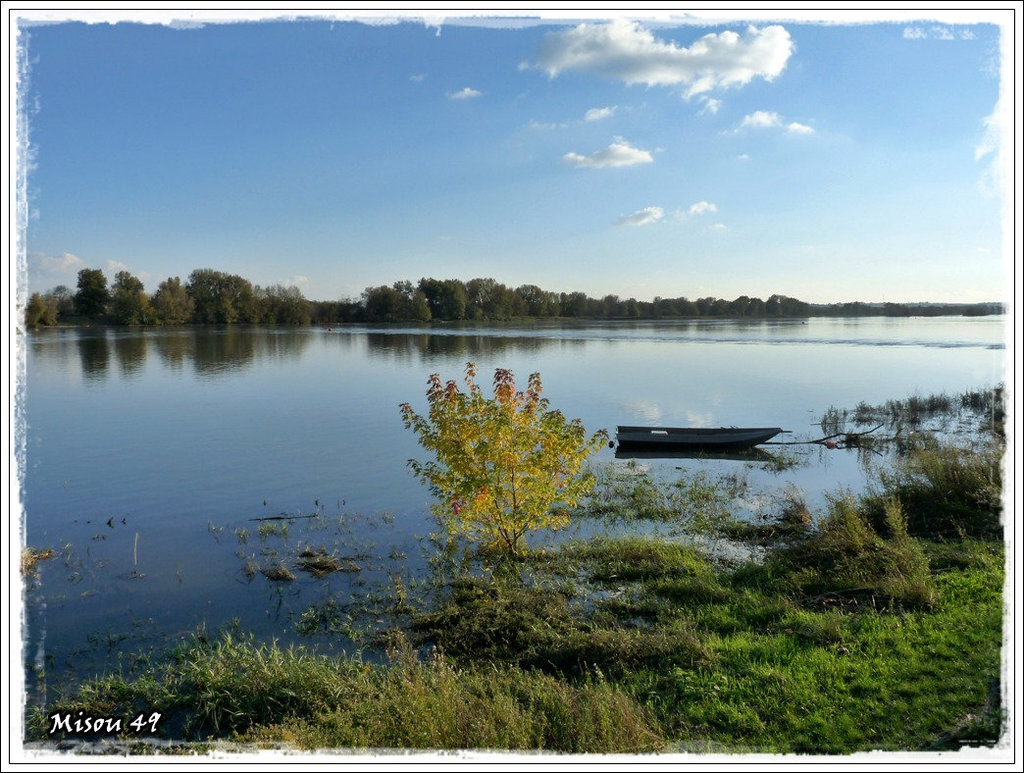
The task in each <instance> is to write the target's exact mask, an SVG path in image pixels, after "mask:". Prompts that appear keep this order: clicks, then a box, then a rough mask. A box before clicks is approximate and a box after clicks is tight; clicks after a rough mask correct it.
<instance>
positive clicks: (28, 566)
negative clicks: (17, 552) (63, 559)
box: [21, 547, 57, 578]
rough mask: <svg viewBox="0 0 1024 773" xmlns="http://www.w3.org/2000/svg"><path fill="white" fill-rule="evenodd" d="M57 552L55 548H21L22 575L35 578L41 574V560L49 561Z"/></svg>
mask: <svg viewBox="0 0 1024 773" xmlns="http://www.w3.org/2000/svg"><path fill="white" fill-rule="evenodd" d="M56 555H57V553H56V552H55V551H54V550H53V548H45V549H42V550H41V549H39V548H33V547H25V548H22V550H21V576H22V577H26V578H33V577H38V576H39V562H40V561H47V560H49V559H51V558H53V557H54V556H56Z"/></svg>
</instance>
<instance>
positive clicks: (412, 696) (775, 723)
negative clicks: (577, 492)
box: [28, 444, 1005, 754]
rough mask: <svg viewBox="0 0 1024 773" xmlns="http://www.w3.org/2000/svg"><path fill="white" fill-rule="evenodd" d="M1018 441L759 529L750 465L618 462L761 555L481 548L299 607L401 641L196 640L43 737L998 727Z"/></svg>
mask: <svg viewBox="0 0 1024 773" xmlns="http://www.w3.org/2000/svg"><path fill="white" fill-rule="evenodd" d="M999 458H1000V456H999V449H998V446H992V447H991V448H989V447H981V446H979V447H978V448H976V449H967V448H959V447H958V448H951V447H948V446H940V445H932V444H927V445H919V446H917V447H914V448H911V449H910V450H909V451H908V453H907V455H906V456H905V457H903V458H902V459H901V460H900V461H899V462H898V463H897V464H896V465H895V466H894V467H893V468H892V469H889V470H887V471H885V472H884V474H882V475H880V476H879V480H878V483H877V485H876V487H875V490H873V491H872V492H871V493H870V494H868V495H866V496H865V497H862V498H859V499H857V498H853V497H850V496H837V497H835V498H834V499H832V500H831V501H830V502H829V504H828V507H827V509H826V512H824V513H821V514H818V513H812V512H810V511H809V509H808V507H807V505H806V503H805V502H804V500H803V498H802V497H801V496H800V494H799V492H797V491H795V490H791V491H788V492H786V494H785V496H783V497H782V499H780V500H779V501H778V503H777V505H776V512H775V516H776V517H775V520H774V522H770V523H765V524H759V525H755V526H754V527H752V528H740V527H739V526H738V525H737V523H736V522H735V521H734V520H733V518H732V516H731V512H730V502H731V498H732V496H733V495H734V494H735V493H736V492H738V491H739V490H741V487H742V485H743V484H742V482H741V481H738V480H731V481H726V480H717V481H716V480H711V479H709V478H708V477H706V476H702V475H699V474H698V475H686V476H683V477H682V478H681V479H680V480H675V481H658V480H655V479H654V478H652V477H650V476H648V475H646V474H645V473H643V471H642V470H639V469H637V468H630V467H625V469H623V470H621V471H620V472H619V473H618V474H617V475H615V476H609V477H607V478H605V479H603V480H602V481H601V483H600V484H599V486H601V487H603V489H602V491H603V493H601V494H600V495H599V496H597V497H595V499H594V500H593V501H592V502H591V503H590V504H589V505H588V512H589V513H590V514H591V515H593V516H594V517H595V518H609V519H625V521H626V522H629V521H631V520H632V521H642V520H649V521H656V522H662V523H663V522H666V521H669V522H671V523H673V524H680V525H683V526H684V527H686V528H685V529H684V532H687V533H689V534H690V535H693V534H696V535H699V536H702V537H707V536H708V535H717V537H718V538H721V539H733V540H736V539H749V540H751V541H756V542H757V543H758V544H759V545H760V546H761V551H762V552H761V553H758V554H757V555H758V558H757V559H756V560H755V559H753V558H750V559H745V560H732V561H731V562H725V561H724V560H723V559H722V558H721V557H720V556H719V555H718V554H716V553H714V552H711V551H710V550H708V549H707V548H706V547H705V548H702V547H699V546H700V545H705V546H706V545H707V544H708V540H706V539H704V540H702V541H699V542H692V541H687V538H686V537H685V536H684V537H679V536H677V537H676V538H673V539H668V538H664V537H656V536H646V537H644V536H636V535H633V536H624V537H615V538H613V537H595V538H590V539H586V540H570V541H566V542H564V543H561V544H560V545H559V546H558V547H549V548H548V549H545V550H535V551H533V552H531V553H529V554H527V555H526V556H525V557H524V558H518V559H510V560H508V561H507V562H500V563H498V564H495V563H494V558H493V556H489V557H487V558H486V561H487V562H488V563H487V564H486V566H485V565H484V564H483V563H481V562H482V561H483V560H484V559H481V558H480V557H479V556H475V557H474V555H473V554H469V555H468V556H463V560H464V561H465V563H466V566H467V567H468V569H467V570H466V571H464V572H462V573H460V574H456V575H455V576H454V577H446V579H445V580H444V581H443V582H440V583H439V584H438V585H433V586H431V585H429V584H427V583H424V585H423V588H424V590H423V592H422V594H417V593H414V592H413V590H412V589H411V588H410V587H407V585H406V584H405V583H404V582H403V581H402V580H401V577H400V576H396V577H395V578H392V580H393V583H394V588H393V589H391V590H389V591H388V593H387V594H385V595H386V596H387V598H385V599H377V600H376V601H374V602H373V603H374V604H376V605H378V606H379V605H380V604H385V605H386V606H387V607H388V610H389V611H388V614H387V615H383V614H381V615H378V613H377V612H374V613H373V614H371V615H369V616H368V617H369V618H370V619H374V618H377V617H378V616H379V618H380V619H382V620H383V619H386V620H387V622H386V623H384V624H383V625H384V628H378V629H377V630H370V631H361V630H357V628H358V626H357V625H356V622H354V621H356V620H359V621H362V620H365V619H366V618H367V616H366V615H361V614H360V611H359V609H357V608H356V606H354V605H353V603H351V602H350V603H347V604H344V605H343V604H340V603H338V602H337V601H335V600H334V599H333V598H332V599H328V600H326V601H325V602H323V603H321V604H317V605H311V606H310V607H309V608H308V609H307V611H306V612H305V613H303V614H302V615H301V616H300V617H299V619H298V620H297V621H296V627H297V629H298V630H300V632H305V633H310V634H312V633H318V634H319V635H323V636H330V635H337V636H344V637H347V638H348V640H350V641H355V642H387V655H386V657H385V656H383V655H382V654H381V653H379V652H378V651H376V650H374V649H372V648H369V649H366V650H365V651H364V654H362V655H360V654H358V653H357V654H356V655H350V656H327V655H324V654H318V653H316V652H315V651H313V650H309V649H301V648H283V647H280V646H277V645H275V644H273V643H260V642H257V641H255V640H253V639H250V638H246V637H239V636H237V635H228V634H225V635H222V636H221V637H219V638H214V640H213V641H212V642H207V641H206V640H205V639H197V640H196V641H194V642H192V643H190V644H189V645H188V646H186V647H182V648H181V649H180V650H178V651H177V652H175V653H174V655H173V657H170V658H168V659H167V660H166V661H165V662H163V663H162V664H160V666H159V667H158V668H154V669H150V670H148V671H144V672H137V673H130V674H126V675H123V676H122V675H107V676H104V677H99V678H97V679H94V680H91V681H89V682H86V683H85V684H84V685H82V686H81V687H80V688H79V689H78V690H77V691H74V692H73V693H71V694H69V695H68V696H65V697H63V698H59V699H57V700H55V701H52V702H51V703H50V704H49V705H48V706H47V707H46V708H45V709H38V710H34V711H32V712H30V716H29V722H28V735H29V737H32V738H38V739H47V738H48V736H47V735H46V733H45V728H46V717H47V716H48V715H49V714H51V713H53V712H54V711H72V712H74V711H79V710H81V711H85V712H93V713H102V714H103V715H104V716H115V715H124V716H128V715H130V714H131V712H135V711H138V710H139V709H140V707H146V708H148V709H152V708H154V707H159V710H161V711H165V712H166V713H167V714H168V717H169V720H168V723H167V725H166V728H165V732H166V733H167V734H168V735H171V736H172V737H174V738H175V739H178V740H181V739H183V740H186V741H189V742H192V743H202V742H205V741H207V740H208V739H210V738H222V739H230V740H235V741H242V742H246V743H256V744H260V745H286V746H288V747H297V748H302V749H324V748H349V749H492V750H495V749H496V750H546V751H558V752H629V753H635V752H656V751H690V752H709V751H718V752H731V753H742V752H772V753H815V754H848V753H851V752H856V751H866V750H898V751H908V750H925V749H952V748H957V747H958V746H959V745H960V744H963V743H982V744H988V745H992V744H994V743H995V742H996V741H997V740H998V739H999V736H1000V733H1001V732H1002V730H1003V728H1004V727H1005V715H1004V714H1003V712H1002V707H1001V706H1000V705H999V701H998V696H999V694H1000V679H1001V671H1000V664H1001V645H1002V633H1003V598H1002V593H1003V584H1004V565H1005V556H1004V551H1003V544H1002V540H1001V538H1000V535H999V533H998V532H997V531H996V529H995V528H994V525H995V524H996V523H998V519H997V518H998V515H997V506H996V503H997V501H998V500H997V498H996V497H994V494H993V492H997V491H1000V490H1001V479H1000V468H999V464H998V460H999ZM677 533H678V532H677ZM261 536H262V535H261ZM303 562H308V563H306V564H304V563H303ZM335 562H338V563H339V564H340V562H339V560H338V559H337V558H336V557H335V556H334V555H333V554H330V553H328V552H327V550H326V549H325V548H321V549H312V548H306V549H304V550H302V551H301V552H299V554H298V557H297V565H298V566H299V567H300V568H304V569H305V570H306V571H309V572H310V573H312V574H316V573H317V572H319V571H323V572H326V573H331V572H334V571H338V570H339V569H338V568H337V567H336V565H335ZM281 566H282V568H285V569H287V567H284V565H283V564H282V565H281ZM289 571H290V570H289ZM367 603H370V602H367ZM360 624H361V623H360ZM375 652H376V653H377V654H375ZM49 740H51V741H52V740H53V739H49Z"/></svg>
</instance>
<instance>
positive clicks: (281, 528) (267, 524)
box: [259, 520, 288, 540]
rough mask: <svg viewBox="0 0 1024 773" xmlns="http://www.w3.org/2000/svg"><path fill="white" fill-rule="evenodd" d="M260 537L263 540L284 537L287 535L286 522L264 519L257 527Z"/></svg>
mask: <svg viewBox="0 0 1024 773" xmlns="http://www.w3.org/2000/svg"><path fill="white" fill-rule="evenodd" d="M259 535H260V539H262V540H265V539H268V538H270V537H274V536H277V537H280V538H281V539H286V538H287V537H288V522H287V521H284V520H281V521H264V522H263V523H261V524H260V527H259Z"/></svg>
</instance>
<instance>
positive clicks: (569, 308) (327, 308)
mask: <svg viewBox="0 0 1024 773" xmlns="http://www.w3.org/2000/svg"><path fill="white" fill-rule="evenodd" d="M1004 312H1005V308H1004V306H1003V304H1001V303H973V304H927V303H924V304H898V303H863V302H854V303H835V304H810V303H807V302H805V301H801V300H798V299H796V298H790V297H788V296H785V295H772V296H770V297H769V298H768V299H767V300H762V299H761V298H756V297H750V296H746V295H741V296H739V297H738V298H736V299H735V300H731V301H728V300H725V299H723V298H714V297H706V298H697V299H696V300H690V299H688V298H685V297H680V298H660V297H658V298H655V299H654V300H652V301H638V300H636V299H635V298H626V299H623V298H620V297H619V296H618V295H605V296H604V297H602V298H591V297H589V296H588V295H586V294H585V293H582V292H571V293H564V292H562V293H558V292H552V291H549V290H543V289H541V288H540V287H538V286H536V285H530V284H524V285H520V286H519V287H516V288H510V287H508V286H506V285H504V284H502V283H501V282H498V281H496V280H494V279H489V278H477V279H470V280H469V281H466V282H464V281H462V280H459V279H426V278H424V279H420V281H419V282H418V283H417V284H415V285H414V284H413V283H412V282H409V281H401V282H395V283H394V284H393V285H390V286H388V285H380V286H378V287H367V288H366V290H364V291H363V293H362V296H361V297H360V298H359V299H357V300H354V299H343V300H338V301H310V300H308V299H306V298H305V297H304V296H303V294H302V291H301V290H300V289H299V288H298V287H295V286H289V287H284V286H282V285H273V286H270V287H261V286H259V285H253V284H252V283H251V282H250V281H249V280H247V279H245V278H244V277H241V276H238V275H236V274H228V273H225V272H222V271H215V270H213V269H207V268H204V269H197V270H195V271H193V272H192V273H191V274H190V275H189V277H188V279H187V280H186V281H185V282H184V283H182V281H181V279H180V278H179V277H171V278H169V279H165V280H164V281H163V282H161V283H160V285H159V286H158V287H157V289H156V291H155V292H154V293H153V294H149V293H147V292H146V290H145V287H144V286H143V283H142V281H141V280H140V279H139V278H138V277H136V276H133V275H132V274H131V273H129V272H128V271H119V272H117V274H116V275H115V276H114V281H113V284H111V285H109V286H108V283H107V277H106V276H105V275H104V273H103V271H102V270H101V269H82V270H81V271H79V272H78V284H77V287H76V290H75V291H74V292H73V291H72V290H71V289H70V288H68V287H66V286H64V285H59V286H57V287H55V288H53V289H52V290H50V291H49V292H46V293H38V292H37V293H33V294H32V296H31V297H30V298H29V300H28V303H27V304H26V306H25V324H26V325H27V326H28V327H37V326H52V325H57V324H61V323H81V322H86V323H96V324H117V325H185V324H235V323H247V324H269V325H273V324H283V325H310V324H336V323H345V322H366V323H378V322H414V323H426V322H431V321H445V322H456V321H461V320H475V321H491V320H496V321H504V320H513V319H522V318H580V319H618V320H622V319H665V318H680V317H681V318H688V317H697V318H699V317H721V318H754V319H757V318H784V317H789V318H792V317H797V318H799V317H812V316H836V317H863V316H890V317H892V316H938V315H949V314H959V315H969V316H981V315H986V314H1002V313H1004Z"/></svg>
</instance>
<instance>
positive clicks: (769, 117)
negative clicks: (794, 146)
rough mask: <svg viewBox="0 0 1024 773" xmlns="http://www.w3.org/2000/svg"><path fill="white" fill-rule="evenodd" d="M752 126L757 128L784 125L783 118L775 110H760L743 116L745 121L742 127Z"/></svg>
mask: <svg viewBox="0 0 1024 773" xmlns="http://www.w3.org/2000/svg"><path fill="white" fill-rule="evenodd" d="M751 126H752V127H754V128H757V129H764V128H770V127H772V126H782V118H781V117H780V116H779V114H778V113H776V112H774V111H769V110H758V111H756V112H754V113H751V114H750V115H745V116H743V123H741V124H740V128H747V127H751Z"/></svg>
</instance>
